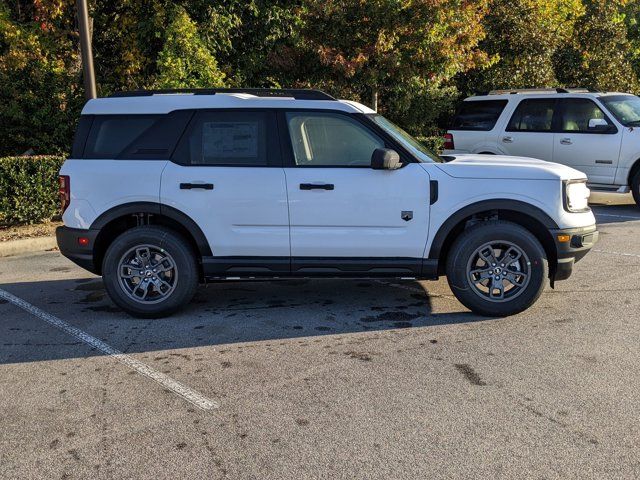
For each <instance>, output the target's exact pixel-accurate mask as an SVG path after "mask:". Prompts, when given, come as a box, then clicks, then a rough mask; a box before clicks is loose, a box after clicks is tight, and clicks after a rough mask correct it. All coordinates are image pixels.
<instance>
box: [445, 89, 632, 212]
mask: <svg viewBox="0 0 640 480" xmlns="http://www.w3.org/2000/svg"><path fill="white" fill-rule="evenodd" d="M445 142H446V143H445V147H444V148H445V150H444V155H459V154H465V153H480V154H482V153H486V154H494V155H515V156H520V157H531V158H539V159H542V160H547V161H552V162H556V163H561V164H563V165H568V166H570V167H573V168H575V169H576V170H580V171H581V172H584V173H585V174H586V175H587V177H588V179H589V187H590V188H591V189H593V190H604V191H617V192H620V193H627V192H628V191H629V189H631V191H632V192H633V197H634V199H635V201H636V203H637V204H638V206H640V98H638V97H637V96H635V95H631V94H627V93H614V92H597V91H590V90H585V89H563V88H558V89H552V90H550V89H530V90H496V91H493V92H490V93H489V94H488V95H478V96H473V97H469V98H467V99H466V100H465V101H464V102H462V105H461V106H460V107H459V109H458V111H457V113H456V116H455V118H454V120H453V124H452V126H451V128H449V130H448V132H447V134H446V137H445Z"/></svg>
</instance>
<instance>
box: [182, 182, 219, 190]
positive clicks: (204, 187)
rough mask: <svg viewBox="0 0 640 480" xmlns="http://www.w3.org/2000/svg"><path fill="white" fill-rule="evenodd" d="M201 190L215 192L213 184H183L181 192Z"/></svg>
mask: <svg viewBox="0 0 640 480" xmlns="http://www.w3.org/2000/svg"><path fill="white" fill-rule="evenodd" d="M196 188H200V189H202V190H213V183H181V184H180V190H194V189H196Z"/></svg>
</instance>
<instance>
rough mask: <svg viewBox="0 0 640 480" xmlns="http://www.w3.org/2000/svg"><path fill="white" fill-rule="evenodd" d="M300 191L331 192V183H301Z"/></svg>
mask: <svg viewBox="0 0 640 480" xmlns="http://www.w3.org/2000/svg"><path fill="white" fill-rule="evenodd" d="M300 190H333V183H301V184H300Z"/></svg>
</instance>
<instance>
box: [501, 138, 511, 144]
mask: <svg viewBox="0 0 640 480" xmlns="http://www.w3.org/2000/svg"><path fill="white" fill-rule="evenodd" d="M502 143H513V137H502Z"/></svg>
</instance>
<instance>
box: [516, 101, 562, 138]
mask: <svg viewBox="0 0 640 480" xmlns="http://www.w3.org/2000/svg"><path fill="white" fill-rule="evenodd" d="M555 108H556V100H555V99H553V98H547V99H544V98H535V99H528V100H522V101H521V102H520V104H519V105H518V107H517V108H516V111H515V112H513V116H512V117H511V120H509V124H508V125H507V131H508V132H550V131H552V126H553V115H554V112H555Z"/></svg>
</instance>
